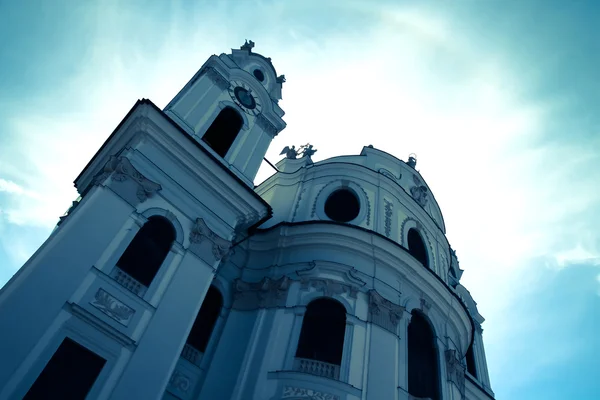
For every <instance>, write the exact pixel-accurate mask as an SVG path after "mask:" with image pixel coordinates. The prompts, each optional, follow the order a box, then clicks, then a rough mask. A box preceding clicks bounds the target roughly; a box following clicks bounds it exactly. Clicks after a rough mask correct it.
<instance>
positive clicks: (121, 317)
mask: <svg viewBox="0 0 600 400" xmlns="http://www.w3.org/2000/svg"><path fill="white" fill-rule="evenodd" d="M90 304H91V305H92V306H94V307H95V308H97V309H98V310H100V311H101V312H103V313H104V314H106V315H108V316H109V317H110V318H112V319H114V320H115V321H117V322H118V323H120V324H122V325H124V326H127V325H129V322H130V321H131V317H132V316H133V314H134V313H135V310H134V309H133V308H131V307H129V306H127V305H126V304H124V303H123V302H121V301H120V300H119V299H117V298H116V297H114V296H113V295H111V294H110V293H108V292H107V291H106V290H104V289H102V288H100V289H98V291H97V292H96V294H95V295H94V299H93V300H92V301H91V302H90Z"/></svg>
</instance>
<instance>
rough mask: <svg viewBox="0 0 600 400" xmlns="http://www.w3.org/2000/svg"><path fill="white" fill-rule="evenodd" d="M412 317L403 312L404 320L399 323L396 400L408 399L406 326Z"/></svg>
mask: <svg viewBox="0 0 600 400" xmlns="http://www.w3.org/2000/svg"><path fill="white" fill-rule="evenodd" d="M411 317H412V315H411V314H410V313H409V312H408V311H406V310H405V311H404V318H402V320H401V321H400V324H399V325H400V326H399V328H400V329H399V330H400V332H399V334H400V346H399V348H398V399H399V400H407V399H408V341H407V338H408V325H409V324H410V318H411Z"/></svg>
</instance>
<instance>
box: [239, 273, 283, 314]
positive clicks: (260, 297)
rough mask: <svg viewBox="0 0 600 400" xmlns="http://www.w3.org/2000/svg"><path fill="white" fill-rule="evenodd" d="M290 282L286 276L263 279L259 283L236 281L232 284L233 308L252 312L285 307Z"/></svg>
mask: <svg viewBox="0 0 600 400" xmlns="http://www.w3.org/2000/svg"><path fill="white" fill-rule="evenodd" d="M290 284H291V280H290V278H289V277H287V276H282V277H281V278H279V279H276V280H275V279H271V278H269V277H265V278H263V279H262V280H260V281H259V282H244V281H242V280H241V279H236V280H235V281H234V283H233V289H234V294H233V301H234V302H233V308H234V309H237V310H253V309H256V308H271V307H282V306H285V302H286V298H287V292H288V289H289V288H290Z"/></svg>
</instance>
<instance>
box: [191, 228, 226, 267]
mask: <svg viewBox="0 0 600 400" xmlns="http://www.w3.org/2000/svg"><path fill="white" fill-rule="evenodd" d="M230 248H231V242H230V241H228V240H225V239H223V238H222V237H220V236H219V235H217V234H216V233H214V232H213V231H212V230H211V229H210V228H209V227H208V225H206V223H205V222H204V220H203V219H202V218H196V223H195V224H194V226H192V229H191V231H190V247H189V249H190V251H191V252H192V253H194V254H195V255H197V256H198V257H200V258H201V259H203V260H204V261H206V262H207V263H209V264H211V265H212V264H214V263H216V262H219V261H221V259H222V258H223V257H224V256H225V255H226V254H227V252H228V251H229V249H230Z"/></svg>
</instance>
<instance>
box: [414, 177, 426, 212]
mask: <svg viewBox="0 0 600 400" xmlns="http://www.w3.org/2000/svg"><path fill="white" fill-rule="evenodd" d="M413 181H414V182H415V186H413V187H411V188H410V194H411V196H412V198H413V199H414V200H415V201H416V202H417V204H419V205H420V206H421V207H425V206H426V205H427V200H428V197H427V187H426V186H425V185H423V184H421V180H420V179H419V178H417V176H416V175H413Z"/></svg>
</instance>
